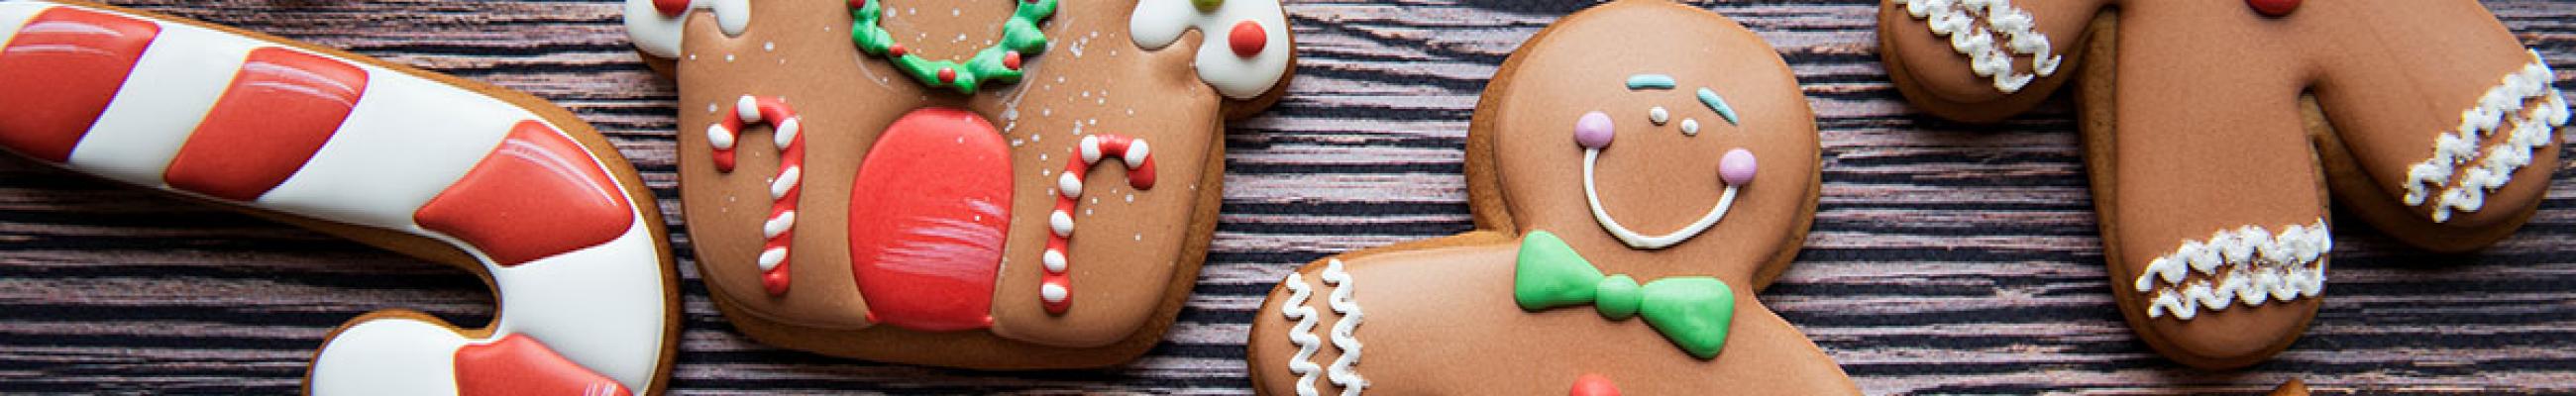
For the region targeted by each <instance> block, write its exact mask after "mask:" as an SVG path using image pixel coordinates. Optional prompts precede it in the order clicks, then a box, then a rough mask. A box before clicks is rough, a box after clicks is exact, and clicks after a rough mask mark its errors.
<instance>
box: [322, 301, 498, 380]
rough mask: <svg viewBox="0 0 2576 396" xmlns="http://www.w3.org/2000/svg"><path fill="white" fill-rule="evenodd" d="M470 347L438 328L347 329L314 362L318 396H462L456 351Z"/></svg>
mask: <svg viewBox="0 0 2576 396" xmlns="http://www.w3.org/2000/svg"><path fill="white" fill-rule="evenodd" d="M468 343H470V341H468V340H466V339H465V337H464V336H460V335H457V334H456V332H454V331H449V330H447V329H444V328H440V327H439V326H438V325H435V324H430V323H429V322H422V321H418V320H411V319H385V320H371V321H366V322H362V323H358V324H357V325H355V326H349V328H348V329H347V330H341V331H340V334H339V336H337V337H332V338H331V340H330V341H329V342H327V343H325V344H322V352H321V353H320V354H319V355H317V356H315V357H314V358H313V376H312V378H313V382H312V383H310V384H309V385H310V386H311V388H312V389H310V391H311V392H312V394H315V395H382V394H392V393H407V394H419V395H454V394H456V391H457V389H456V350H457V349H458V348H464V347H465V345H467V344H468Z"/></svg>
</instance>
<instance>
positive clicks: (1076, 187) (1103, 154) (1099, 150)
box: [1038, 133, 1154, 314]
mask: <svg viewBox="0 0 2576 396" xmlns="http://www.w3.org/2000/svg"><path fill="white" fill-rule="evenodd" d="M1074 154H1075V155H1074V157H1075V159H1078V160H1080V161H1079V162H1068V163H1066V164H1065V167H1064V173H1061V174H1057V176H1056V193H1057V194H1056V199H1055V212H1054V213H1049V214H1047V230H1048V234H1047V244H1046V252H1045V253H1041V255H1040V256H1039V263H1041V264H1044V266H1045V268H1046V275H1045V276H1042V277H1039V278H1038V299H1039V301H1040V302H1043V303H1045V304H1044V305H1045V306H1046V310H1047V312H1048V313H1056V314H1062V313H1064V311H1065V310H1066V309H1070V308H1072V307H1073V276H1072V274H1071V272H1072V271H1071V270H1072V267H1073V262H1072V259H1071V258H1069V257H1071V255H1070V254H1067V253H1066V252H1069V251H1072V248H1071V246H1072V245H1073V213H1074V206H1076V204H1079V203H1080V199H1082V190H1083V181H1082V179H1083V175H1084V174H1085V173H1088V172H1089V169H1091V167H1092V166H1093V165H1098V164H1100V161H1101V160H1103V159H1112V158H1115V159H1118V160H1119V161H1120V162H1124V163H1126V164H1127V185H1128V186H1131V187H1135V188H1136V189H1138V190H1144V189H1152V188H1154V154H1153V149H1152V147H1150V146H1149V145H1147V144H1146V143H1145V140H1144V139H1137V138H1131V137H1127V136H1126V135H1119V134H1110V133H1103V134H1096V135H1089V136H1083V137H1082V143H1080V144H1077V145H1075V146H1074Z"/></svg>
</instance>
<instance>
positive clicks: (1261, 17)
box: [1127, 0, 1291, 100]
mask: <svg viewBox="0 0 2576 396" xmlns="http://www.w3.org/2000/svg"><path fill="white" fill-rule="evenodd" d="M1192 3H1193V0H1143V1H1138V2H1136V12H1135V13H1134V14H1132V15H1133V16H1132V18H1131V19H1129V20H1128V24H1127V30H1128V32H1127V33H1128V37H1129V38H1132V39H1135V41H1136V46H1137V47H1141V48H1144V49H1146V50H1160V49H1163V47H1165V46H1170V45H1172V43H1173V42H1176V41H1179V40H1180V39H1181V33H1182V32H1186V31H1189V30H1190V29H1198V31H1199V36H1200V37H1201V39H1200V40H1199V49H1198V53H1197V55H1198V56H1197V57H1196V58H1195V59H1196V61H1195V63H1193V64H1192V66H1194V68H1196V69H1198V73H1199V80H1201V81H1206V82H1207V83H1208V85H1209V86H1213V87H1216V91H1217V93H1220V94H1224V95H1225V97H1228V98H1234V99H1238V100H1241V99H1251V98H1254V97H1259V96H1261V94H1262V93H1266V92H1270V88H1271V87H1273V86H1277V85H1279V80H1280V79H1281V78H1283V77H1286V76H1287V75H1288V66H1289V65H1288V63H1289V62H1288V60H1289V58H1290V56H1289V55H1290V54H1289V52H1290V51H1291V49H1290V48H1289V45H1288V41H1289V40H1288V17H1287V15H1286V11H1285V10H1282V9H1280V8H1279V0H1225V1H1224V2H1223V3H1222V4H1219V5H1217V6H1216V9H1214V10H1200V9H1199V8H1198V6H1197V5H1196V4H1192ZM1247 24H1248V25H1250V26H1253V27H1255V28H1257V29H1256V30H1257V32H1258V33H1259V34H1260V35H1261V36H1260V37H1258V38H1259V39H1260V40H1259V41H1260V42H1261V43H1262V44H1261V50H1260V52H1258V53H1255V54H1252V55H1248V56H1247V55H1242V54H1238V53H1236V52H1235V50H1234V47H1233V45H1232V41H1233V40H1232V38H1234V36H1235V35H1236V34H1237V33H1235V27H1236V26H1242V25H1247ZM1246 33H1252V32H1246Z"/></svg>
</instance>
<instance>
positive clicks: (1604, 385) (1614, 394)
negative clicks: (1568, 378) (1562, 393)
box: [1570, 374, 1619, 396]
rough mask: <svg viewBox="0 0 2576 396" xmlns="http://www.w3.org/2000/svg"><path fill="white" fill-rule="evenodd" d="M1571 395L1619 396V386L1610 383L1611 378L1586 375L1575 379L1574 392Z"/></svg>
mask: <svg viewBox="0 0 2576 396" xmlns="http://www.w3.org/2000/svg"><path fill="white" fill-rule="evenodd" d="M1570 395H1572V396H1619V385H1618V384H1612V383H1610V377H1603V376H1601V375H1600V374H1584V375H1583V376H1582V377H1576V378H1574V392H1573V393H1570Z"/></svg>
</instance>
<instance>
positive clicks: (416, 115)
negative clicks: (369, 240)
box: [163, 33, 642, 389]
mask: <svg viewBox="0 0 2576 396" xmlns="http://www.w3.org/2000/svg"><path fill="white" fill-rule="evenodd" d="M163 35H164V36H168V35H169V33H163ZM352 64H355V63H352ZM361 68H363V69H365V70H366V71H367V79H368V82H367V89H366V92H365V94H364V95H363V96H360V97H359V98H358V105H357V106H356V107H353V108H350V110H349V118H348V120H347V121H343V122H341V123H340V130H339V131H338V132H336V133H333V134H332V135H331V139H330V140H329V141H328V142H326V143H323V144H322V148H321V149H320V150H318V151H315V152H314V153H313V159H312V160H311V161H307V162H305V164H304V168H303V169H301V170H297V171H296V172H295V175H294V176H292V177H288V178H287V179H286V181H285V182H284V183H280V184H278V185H277V188H276V189H274V190H270V191H269V192H268V194H267V195H261V196H260V197H259V202H258V203H259V204H260V205H261V206H264V207H268V208H271V209H276V210H281V211H286V212H291V213H296V214H302V215H307V216H313V217H320V218H326V219H334V220H335V221H341V222H347V223H351V224H357V225H363V226H369V227H376V228H384V229H391V230H399V231H403V232H409V233H413V234H419V235H429V234H431V232H430V231H429V230H426V229H422V228H420V227H419V226H418V225H416V224H414V223H413V222H412V215H413V214H414V213H415V212H418V211H419V210H420V206H421V205H423V204H427V203H429V200H430V199H431V198H437V197H438V193H440V192H443V191H446V190H447V187H448V185H450V184H454V183H455V182H456V180H458V179H461V178H464V177H465V172H467V171H471V170H473V169H474V165H475V164H476V163H480V162H481V161H482V160H483V158H484V157H485V156H486V155H488V154H491V153H492V148H493V147H497V146H499V145H500V144H501V139H502V138H503V137H504V136H507V135H508V134H509V133H510V130H511V129H512V126H515V125H517V124H518V123H519V122H520V121H522V120H531V119H537V118H536V116H535V114H530V113H528V112H527V111H525V110H520V109H519V108H517V107H514V106H509V105H507V104H505V103H503V102H500V101H496V100H491V99H490V98H486V97H483V96H482V95H481V94H476V93H474V92H472V91H466V90H464V89H461V88H456V87H453V86H449V85H447V84H442V83H438V82H435V81H429V80H424V79H420V78H415V77H411V76H409V75H404V74H402V73H397V72H393V71H390V70H384V69H381V68H375V67H361ZM351 186H366V187H365V188H351ZM548 341H549V342H551V340H548ZM636 389H642V388H636Z"/></svg>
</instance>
